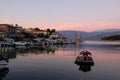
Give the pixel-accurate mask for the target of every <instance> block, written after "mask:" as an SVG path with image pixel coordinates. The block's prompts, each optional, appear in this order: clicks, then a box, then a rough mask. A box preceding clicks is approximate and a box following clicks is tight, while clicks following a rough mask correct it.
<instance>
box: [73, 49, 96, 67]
mask: <svg viewBox="0 0 120 80" xmlns="http://www.w3.org/2000/svg"><path fill="white" fill-rule="evenodd" d="M75 63H76V64H78V65H81V64H89V65H94V61H93V58H92V54H91V53H90V52H89V51H81V52H80V55H79V56H77V57H76V59H75Z"/></svg>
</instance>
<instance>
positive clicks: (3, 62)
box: [0, 60, 8, 66]
mask: <svg viewBox="0 0 120 80" xmlns="http://www.w3.org/2000/svg"><path fill="white" fill-rule="evenodd" d="M7 64H8V61H6V60H2V61H0V66H1V65H7Z"/></svg>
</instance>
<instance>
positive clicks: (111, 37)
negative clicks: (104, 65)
mask: <svg viewBox="0 0 120 80" xmlns="http://www.w3.org/2000/svg"><path fill="white" fill-rule="evenodd" d="M101 40H102V41H120V35H113V36H108V37H103V38H101Z"/></svg>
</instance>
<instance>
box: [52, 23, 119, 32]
mask: <svg viewBox="0 0 120 80" xmlns="http://www.w3.org/2000/svg"><path fill="white" fill-rule="evenodd" d="M54 28H56V29H58V30H80V31H88V32H89V31H95V30H103V29H110V28H115V29H119V28H120V22H79V23H64V24H62V25H59V26H56V27H54Z"/></svg>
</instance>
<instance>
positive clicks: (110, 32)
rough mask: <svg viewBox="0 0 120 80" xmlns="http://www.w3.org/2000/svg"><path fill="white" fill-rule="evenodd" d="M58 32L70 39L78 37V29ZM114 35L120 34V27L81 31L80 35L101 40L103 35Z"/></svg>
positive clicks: (86, 38)
mask: <svg viewBox="0 0 120 80" xmlns="http://www.w3.org/2000/svg"><path fill="white" fill-rule="evenodd" d="M58 32H59V33H60V34H62V35H63V36H65V37H67V38H69V39H76V37H77V31H72V30H65V31H58ZM113 35H120V29H105V30H100V31H94V32H84V31H80V36H81V37H82V39H83V40H101V38H103V37H108V36H113Z"/></svg>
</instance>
